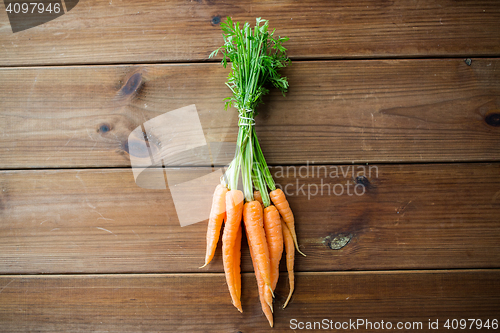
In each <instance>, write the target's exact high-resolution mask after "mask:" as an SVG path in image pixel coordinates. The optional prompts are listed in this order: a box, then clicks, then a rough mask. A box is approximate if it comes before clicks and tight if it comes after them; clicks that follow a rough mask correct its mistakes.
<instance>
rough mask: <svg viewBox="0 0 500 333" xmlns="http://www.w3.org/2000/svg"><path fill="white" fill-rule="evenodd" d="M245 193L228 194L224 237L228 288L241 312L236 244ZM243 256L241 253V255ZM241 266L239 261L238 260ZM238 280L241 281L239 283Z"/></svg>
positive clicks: (223, 244)
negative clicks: (236, 266) (236, 270)
mask: <svg viewBox="0 0 500 333" xmlns="http://www.w3.org/2000/svg"><path fill="white" fill-rule="evenodd" d="M243 200H244V196H243V192H241V191H239V190H231V191H229V192H227V193H226V216H227V217H226V224H225V226H224V234H223V235H222V262H223V264H224V272H225V273H226V281H227V286H228V288H229V293H230V294H231V299H232V301H233V305H234V306H235V307H236V308H237V309H238V310H239V311H240V312H243V309H242V308H241V301H240V298H239V297H238V292H237V285H240V286H241V275H240V274H237V275H236V274H235V273H236V272H235V260H236V259H235V256H236V253H235V252H234V250H235V242H236V239H237V236H238V229H240V228H241V217H242V212H243ZM240 254H241V253H240ZM238 266H239V260H238ZM236 280H239V281H238V282H237V281H236Z"/></svg>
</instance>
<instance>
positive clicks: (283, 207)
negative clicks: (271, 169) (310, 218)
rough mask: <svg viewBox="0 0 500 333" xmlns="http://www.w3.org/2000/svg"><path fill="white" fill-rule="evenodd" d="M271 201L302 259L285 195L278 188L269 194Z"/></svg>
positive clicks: (291, 214)
mask: <svg viewBox="0 0 500 333" xmlns="http://www.w3.org/2000/svg"><path fill="white" fill-rule="evenodd" d="M269 196H270V197H271V200H272V201H273V203H274V205H275V206H276V208H278V210H279V212H280V214H281V216H282V217H283V221H285V223H286V226H287V227H288V230H290V233H291V234H292V238H293V242H294V243H295V248H296V249H297V251H298V252H299V253H300V254H302V255H303V256H304V257H305V256H306V255H305V254H304V253H302V252H301V251H300V250H299V243H298V242H297V235H296V234H295V219H294V217H293V213H292V210H291V209H290V205H289V204H288V201H287V200H286V197H285V194H284V193H283V191H282V190H281V189H279V188H277V189H276V190H274V191H272V192H271V193H269Z"/></svg>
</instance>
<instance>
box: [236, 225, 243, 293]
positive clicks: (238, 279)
mask: <svg viewBox="0 0 500 333" xmlns="http://www.w3.org/2000/svg"><path fill="white" fill-rule="evenodd" d="M242 230H243V228H242V226H241V222H240V226H239V228H238V233H237V234H236V240H235V242H234V276H235V279H234V285H235V289H236V296H237V297H238V299H240V300H241V266H240V265H241V233H242Z"/></svg>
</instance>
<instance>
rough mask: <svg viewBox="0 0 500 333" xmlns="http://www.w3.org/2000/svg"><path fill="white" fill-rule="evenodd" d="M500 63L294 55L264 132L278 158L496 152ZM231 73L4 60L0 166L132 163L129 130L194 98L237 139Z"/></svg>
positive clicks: (388, 158)
mask: <svg viewBox="0 0 500 333" xmlns="http://www.w3.org/2000/svg"><path fill="white" fill-rule="evenodd" d="M499 68H500V61H499V60H498V59H474V60H473V61H472V65H471V66H467V65H466V64H465V63H464V61H462V60H409V61H407V60H388V61H335V62H333V61H326V62H300V63H294V64H293V65H292V66H291V67H290V68H289V70H287V71H286V75H287V76H288V77H289V79H290V85H291V89H290V92H289V93H288V95H287V96H286V98H283V97H282V96H281V95H280V94H279V93H276V92H275V93H273V94H271V96H268V97H267V98H266V99H265V102H266V104H264V105H263V106H262V107H261V108H260V113H261V114H260V115H259V116H258V117H257V118H258V119H257V131H258V135H259V140H260V142H261V145H262V148H263V150H264V153H265V155H266V158H267V160H268V162H269V163H270V164H275V165H279V164H302V163H304V164H305V163H306V162H307V161H309V162H310V163H312V162H313V161H314V162H316V163H354V162H358V163H364V162H377V161H378V162H415V161H418V162H426V161H498V160H499V157H500V146H499V145H498V142H499V140H500V127H499V126H498V125H499V121H498V120H499V119H500V99H499V98H498V96H500V70H498V69H499ZM226 75H227V70H225V69H223V68H222V66H220V65H218V64H191V65H186V64H185V65H144V66H95V67H90V66H84V67H78V66H77V67H53V68H52V67H50V68H46V67H44V68H16V69H3V70H0V100H2V108H1V110H0V129H1V132H0V133H1V135H0V168H4V169H5V168H64V167H82V168H84V167H123V166H130V159H129V156H128V153H127V152H128V151H129V147H128V141H127V139H128V136H129V134H130V133H131V132H132V131H133V130H134V129H135V128H136V127H138V126H141V124H142V123H143V122H145V121H148V120H150V119H152V118H155V117H157V116H159V115H162V114H164V113H165V112H168V111H171V110H174V109H177V108H181V107H184V106H187V105H191V104H195V105H196V107H197V110H198V114H199V118H200V122H201V125H202V126H203V129H204V134H205V136H206V138H207V141H209V142H231V143H234V142H235V141H236V131H237V127H236V116H235V113H236V112H235V111H234V110H233V111H231V112H226V111H224V110H223V102H222V99H223V98H224V97H226V96H228V94H229V90H228V89H227V87H226V86H225V85H224V82H225V77H226ZM306 110H307V115H306V114H305V111H306ZM228 154H229V155H232V154H233V153H232V151H230V152H228ZM174 162H176V161H174ZM173 164H175V163H173ZM185 164H186V165H189V164H190V161H189V160H187V161H185ZM191 164H192V163H191Z"/></svg>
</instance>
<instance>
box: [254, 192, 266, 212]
mask: <svg viewBox="0 0 500 333" xmlns="http://www.w3.org/2000/svg"><path fill="white" fill-rule="evenodd" d="M253 198H254V199H255V201H258V202H260V204H261V205H262V209H264V202H263V201H262V196H261V195H260V192H259V191H254V192H253Z"/></svg>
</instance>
